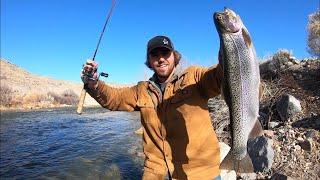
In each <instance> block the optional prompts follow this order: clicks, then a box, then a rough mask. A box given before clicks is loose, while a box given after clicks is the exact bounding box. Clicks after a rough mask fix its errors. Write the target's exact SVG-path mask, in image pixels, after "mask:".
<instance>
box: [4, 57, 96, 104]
mask: <svg viewBox="0 0 320 180" xmlns="http://www.w3.org/2000/svg"><path fill="white" fill-rule="evenodd" d="M82 87H83V84H81V83H74V82H70V81H65V80H56V79H53V78H49V77H44V76H39V75H35V74H31V73H29V72H28V71H26V70H24V69H22V68H20V67H18V66H17V65H15V64H12V63H11V62H9V61H7V60H5V59H1V60H0V89H1V102H0V103H1V104H0V105H1V106H2V107H5V106H7V107H8V106H9V107H13V108H15V107H18V108H19V107H22V108H42V107H59V106H62V105H76V104H77V101H78V99H79V96H80V92H81V89H82ZM92 105H98V103H97V102H96V101H95V100H94V99H93V98H91V97H90V96H89V95H87V96H86V100H85V106H92Z"/></svg>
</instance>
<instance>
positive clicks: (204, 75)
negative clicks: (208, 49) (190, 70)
mask: <svg viewBox="0 0 320 180" xmlns="http://www.w3.org/2000/svg"><path fill="white" fill-rule="evenodd" d="M222 78H223V71H222V67H221V65H220V64H218V65H216V66H212V67H209V68H197V69H196V70H195V80H196V82H197V84H198V87H199V89H200V91H201V92H202V94H204V95H205V96H206V98H212V97H214V96H217V95H219V94H220V93H221V82H222Z"/></svg>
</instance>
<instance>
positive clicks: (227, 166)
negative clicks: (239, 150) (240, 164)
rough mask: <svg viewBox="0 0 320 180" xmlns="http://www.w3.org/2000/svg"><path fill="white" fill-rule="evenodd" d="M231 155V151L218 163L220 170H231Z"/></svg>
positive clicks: (232, 159)
mask: <svg viewBox="0 0 320 180" xmlns="http://www.w3.org/2000/svg"><path fill="white" fill-rule="evenodd" d="M234 161H235V160H234V158H233V154H232V152H231V150H230V151H229V153H228V154H227V155H226V157H225V158H224V159H223V160H222V162H221V163H220V169H227V170H233V162H234Z"/></svg>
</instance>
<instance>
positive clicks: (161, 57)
mask: <svg viewBox="0 0 320 180" xmlns="http://www.w3.org/2000/svg"><path fill="white" fill-rule="evenodd" d="M165 60H166V59H165V58H164V56H162V55H160V56H159V60H158V61H159V62H163V61H165Z"/></svg>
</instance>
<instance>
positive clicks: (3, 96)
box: [0, 85, 13, 107]
mask: <svg viewBox="0 0 320 180" xmlns="http://www.w3.org/2000/svg"><path fill="white" fill-rule="evenodd" d="M12 93H13V91H12V89H11V88H10V87H9V86H7V85H1V86H0V105H1V106H5V107H8V106H11V101H12Z"/></svg>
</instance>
